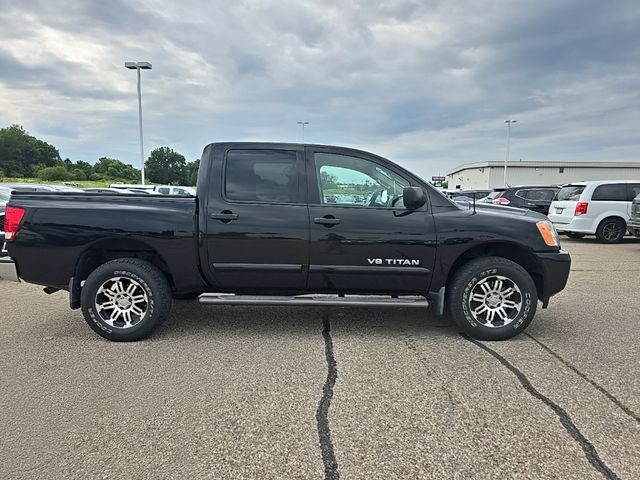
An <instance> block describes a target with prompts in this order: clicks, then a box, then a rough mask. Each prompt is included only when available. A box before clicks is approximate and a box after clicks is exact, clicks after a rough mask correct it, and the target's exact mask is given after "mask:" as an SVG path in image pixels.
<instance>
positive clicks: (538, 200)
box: [482, 185, 560, 215]
mask: <svg viewBox="0 0 640 480" xmlns="http://www.w3.org/2000/svg"><path fill="white" fill-rule="evenodd" d="M559 190H560V187H557V186H553V185H522V186H516V187H508V188H495V189H494V190H493V192H491V193H490V194H489V195H487V196H486V197H485V198H484V199H482V201H483V202H487V203H493V204H494V205H508V206H510V207H517V208H526V209H527V210H533V211H534V212H539V213H542V214H543V215H547V214H548V213H549V206H550V205H551V202H552V201H553V198H554V197H555V196H556V193H558V191H559Z"/></svg>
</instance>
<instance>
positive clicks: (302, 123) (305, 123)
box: [298, 122, 309, 143]
mask: <svg viewBox="0 0 640 480" xmlns="http://www.w3.org/2000/svg"><path fill="white" fill-rule="evenodd" d="M298 125H302V143H304V126H305V125H309V122H298Z"/></svg>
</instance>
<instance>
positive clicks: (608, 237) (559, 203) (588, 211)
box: [549, 180, 640, 243]
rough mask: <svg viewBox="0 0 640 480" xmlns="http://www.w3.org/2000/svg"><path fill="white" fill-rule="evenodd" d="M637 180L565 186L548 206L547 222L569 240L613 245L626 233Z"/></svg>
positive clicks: (639, 185)
mask: <svg viewBox="0 0 640 480" xmlns="http://www.w3.org/2000/svg"><path fill="white" fill-rule="evenodd" d="M638 194H640V180H601V181H590V182H575V183H572V184H570V185H565V186H563V187H562V189H561V190H560V191H559V192H558V195H557V196H556V199H555V200H554V201H553V202H552V203H551V209H550V211H549V219H550V220H551V221H552V222H553V224H554V225H555V227H556V230H558V232H562V233H565V234H566V235H567V236H569V237H571V238H582V237H584V236H585V235H595V236H596V237H597V239H598V240H599V241H601V242H602V243H616V242H619V241H620V240H622V238H623V237H624V235H625V234H626V232H627V222H629V218H630V216H631V204H632V202H633V199H634V198H635V197H636V196H637V195H638Z"/></svg>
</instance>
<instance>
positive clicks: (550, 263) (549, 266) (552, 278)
mask: <svg viewBox="0 0 640 480" xmlns="http://www.w3.org/2000/svg"><path fill="white" fill-rule="evenodd" d="M537 256H538V259H539V260H540V264H541V265H542V274H543V277H544V283H543V287H542V295H541V298H540V300H542V303H543V306H545V307H546V305H547V304H548V303H549V298H551V297H552V296H553V295H555V294H556V293H558V292H560V291H562V289H564V287H565V286H566V285H567V280H568V279H569V271H570V270H571V256H570V255H569V252H566V251H564V250H560V251H559V252H551V253H538V254H537Z"/></svg>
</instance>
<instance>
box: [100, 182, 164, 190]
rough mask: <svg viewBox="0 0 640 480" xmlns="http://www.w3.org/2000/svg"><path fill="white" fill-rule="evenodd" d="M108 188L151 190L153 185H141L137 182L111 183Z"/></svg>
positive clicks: (153, 187)
mask: <svg viewBox="0 0 640 480" xmlns="http://www.w3.org/2000/svg"><path fill="white" fill-rule="evenodd" d="M109 188H124V189H128V190H132V189H137V190H149V191H153V190H154V189H155V185H141V184H139V183H112V184H111V185H109Z"/></svg>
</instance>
